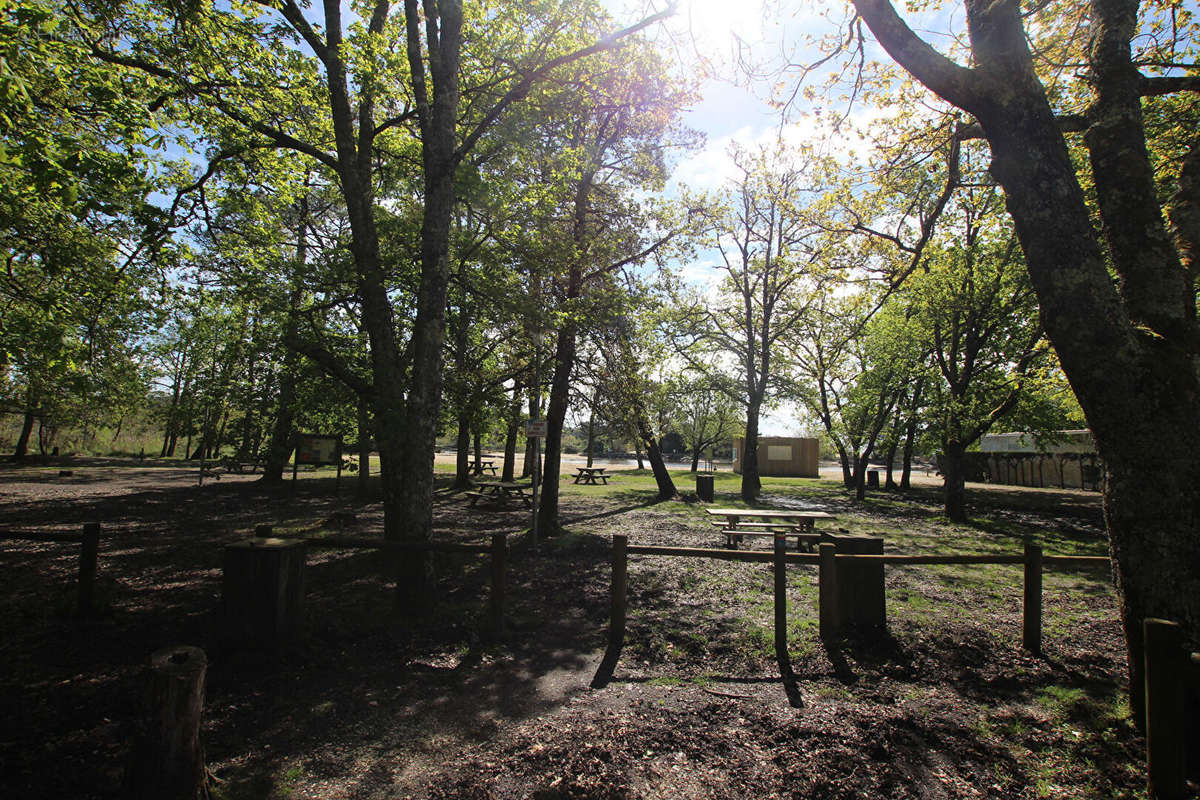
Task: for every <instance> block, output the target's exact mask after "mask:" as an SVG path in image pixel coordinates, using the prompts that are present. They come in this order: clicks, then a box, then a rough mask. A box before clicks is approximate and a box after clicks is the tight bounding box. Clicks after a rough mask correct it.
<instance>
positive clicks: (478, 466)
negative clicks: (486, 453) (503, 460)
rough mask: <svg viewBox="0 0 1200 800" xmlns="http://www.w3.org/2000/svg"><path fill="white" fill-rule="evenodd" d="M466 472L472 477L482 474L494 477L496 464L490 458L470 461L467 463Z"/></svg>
mask: <svg viewBox="0 0 1200 800" xmlns="http://www.w3.org/2000/svg"><path fill="white" fill-rule="evenodd" d="M467 471H468V472H470V473H471V474H472V475H482V474H483V473H484V472H488V473H490V474H492V475H495V474H496V462H495V460H494V459H491V458H480V459H471V460H470V461H469V462H467Z"/></svg>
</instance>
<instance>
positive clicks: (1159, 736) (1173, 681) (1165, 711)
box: [1142, 618, 1187, 800]
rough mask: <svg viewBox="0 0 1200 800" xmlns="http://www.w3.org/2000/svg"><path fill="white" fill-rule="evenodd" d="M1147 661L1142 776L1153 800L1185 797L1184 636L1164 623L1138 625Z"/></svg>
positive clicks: (1151, 622) (1179, 799) (1155, 621)
mask: <svg viewBox="0 0 1200 800" xmlns="http://www.w3.org/2000/svg"><path fill="white" fill-rule="evenodd" d="M1142 630H1143V632H1144V636H1145V639H1144V641H1145V647H1146V651H1145V658H1146V774H1147V780H1148V783H1149V790H1150V791H1149V794H1150V797H1151V798H1153V800H1177V799H1178V800H1181V799H1182V798H1184V797H1185V796H1186V795H1187V763H1186V753H1187V750H1186V747H1185V741H1184V740H1185V737H1186V735H1187V717H1186V713H1185V701H1186V698H1185V695H1184V681H1185V669H1186V667H1187V662H1186V659H1187V655H1186V654H1185V653H1184V650H1183V630H1182V629H1181V628H1180V627H1179V625H1178V624H1177V623H1174V622H1169V621H1167V620H1165V619H1152V618H1147V619H1146V620H1144V621H1143V623H1142Z"/></svg>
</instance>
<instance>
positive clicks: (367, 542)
mask: <svg viewBox="0 0 1200 800" xmlns="http://www.w3.org/2000/svg"><path fill="white" fill-rule="evenodd" d="M254 535H255V536H256V537H258V538H261V539H282V540H284V541H289V542H303V543H304V545H305V546H306V547H316V548H325V549H330V550H382V551H385V552H394V553H465V554H468V555H484V556H490V562H491V567H490V572H491V576H490V577H491V593H490V595H489V597H488V619H489V624H490V627H491V630H492V632H494V633H499V632H500V631H501V630H503V627H504V605H505V601H506V595H507V593H508V579H507V575H508V566H507V563H508V537H507V535H506V534H503V533H496V534H492V538H491V542H490V543H489V544H463V543H461V542H397V541H390V540H387V539H376V538H371V537H366V536H288V535H287V534H276V533H274V528H273V527H272V526H270V525H257V526H255V528H254Z"/></svg>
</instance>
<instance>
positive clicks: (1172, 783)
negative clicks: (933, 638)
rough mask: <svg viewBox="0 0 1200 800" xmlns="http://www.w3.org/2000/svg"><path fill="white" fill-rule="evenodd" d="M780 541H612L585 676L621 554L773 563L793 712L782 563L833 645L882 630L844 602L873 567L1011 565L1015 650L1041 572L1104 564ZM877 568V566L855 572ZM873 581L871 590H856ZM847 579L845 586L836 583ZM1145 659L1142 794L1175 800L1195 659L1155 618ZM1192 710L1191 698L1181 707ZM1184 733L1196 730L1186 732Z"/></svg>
mask: <svg viewBox="0 0 1200 800" xmlns="http://www.w3.org/2000/svg"><path fill="white" fill-rule="evenodd" d="M785 541H786V536H784V535H779V536H776V537H775V548H774V551H773V552H764V551H758V552H755V551H746V550H724V549H721V550H716V549H706V548H700V547H658V546H653V545H630V544H629V538H628V537H627V536H624V535H617V536H614V537H613V545H612V592H611V600H610V611H609V628H608V646H607V649H606V650H605V653H604V659H603V660H602V661H601V663H600V667H599V668H598V669H597V671H596V675H595V677H594V678H593V679H592V686H593V687H596V688H599V687H602V686H604V685H606V684H607V683H608V682H609V681H610V680H611V679H612V674H613V670H614V669H615V668H616V664H617V661H618V660H619V659H620V655H621V649H622V647H623V646H624V642H625V621H626V610H627V594H628V585H629V556H631V555H646V556H667V557H682V558H707V559H714V560H718V561H741V562H748V563H772V564H773V566H774V573H775V581H774V594H775V597H774V610H775V620H774V622H775V625H774V635H775V657H776V660H777V662H778V664H779V671H780V677H781V678H782V681H783V686H784V690H785V691H786V692H787V695H788V700H789V702H790V703H791V704H792V705H793V706H799V705H800V694H799V689H798V687H797V686H796V684H795V678H794V676H793V673H792V668H791V663H790V660H789V657H788V652H787V593H786V588H787V581H786V577H785V573H786V568H787V565H788V564H807V565H810V566H816V567H817V581H818V615H819V621H820V625H819V631H820V636H821V638H823V639H832V638H837V637H838V636H840V635H841V634H842V633H844V632H845V630H846V628H847V627H848V625H847V623H850V624H858V623H861V622H863V620H864V619H866V620H867V621H868V622H870V621H871V620H872V617H873V615H876V614H878V617H877V619H875V620H874V622H875V623H876V624H878V625H879V626H883V625H885V624H886V619H885V618H884V611H883V608H882V604H881V603H880V604H879V608H878V610H876V609H874V608H871V609H867V612H866V614H864V613H863V609H861V608H860V609H853V608H847V607H846V603H847V599H848V598H851V600H850V602H851V603H853V602H857V601H855V600H854V599H853V598H860V597H864V598H868V601H867V602H871V601H870V598H872V597H875V596H876V595H877V594H878V595H879V596H881V595H882V591H883V587H882V582H883V579H882V574H883V573H882V567H883V566H884V565H892V566H916V565H954V564H957V565H969V564H1013V565H1018V564H1020V565H1023V566H1024V603H1023V610H1022V615H1021V644H1022V646H1023V647H1024V648H1025V649H1027V650H1029V651H1031V652H1033V653H1041V649H1042V573H1043V571H1044V570H1045V568H1046V567H1061V568H1079V567H1090V566H1100V565H1108V564H1109V559H1108V557H1107V556H1057V555H1045V554H1044V553H1043V552H1042V548H1041V547H1040V546H1039V545H1036V544H1032V543H1030V542H1026V544H1025V552H1024V553H1022V554H1019V555H1018V554H1012V555H883V554H878V553H873V554H861V553H839V552H838V551H837V545H836V544H834V543H832V542H828V543H827V542H822V543H821V544H820V546H819V552H817V553H800V552H794V551H793V552H787V551H786V550H785V549H784V546H785ZM868 565H870V566H877V567H878V569H868V570H862V569H855V567H863V566H868ZM864 580H865V581H867V582H871V581H877V582H878V584H879V585H878V586H871V585H864V583H863V582H864ZM846 581H849V582H851V583H852V584H853V585H849V586H841V585H839V582H846ZM1145 625H1146V629H1145V641H1146V648H1145V658H1146V761H1147V774H1148V780H1149V785H1150V790H1151V794H1150V796H1151V797H1153V798H1156V799H1157V800H1183V798H1186V797H1187V796H1188V788H1187V779H1188V777H1189V771H1191V772H1192V775H1191V777H1198V776H1197V775H1196V774H1195V773H1196V772H1200V763H1196V760H1195V756H1194V755H1191V756H1189V752H1190V753H1193V754H1194V753H1195V750H1196V747H1197V743H1196V742H1195V741H1192V742H1189V740H1188V737H1189V732H1188V724H1189V717H1188V713H1189V712H1188V708H1189V694H1188V693H1189V692H1196V691H1197V686H1200V654H1197V653H1188V652H1187V651H1186V650H1185V649H1184V647H1183V638H1182V632H1181V629H1180V627H1179V626H1178V625H1177V624H1175V623H1173V622H1167V621H1164V620H1154V619H1148V620H1146V622H1145ZM1191 702H1192V703H1193V704H1194V700H1191ZM1191 735H1192V736H1196V735H1197V732H1196V731H1192V732H1191Z"/></svg>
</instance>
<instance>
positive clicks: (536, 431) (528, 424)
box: [525, 419, 546, 552]
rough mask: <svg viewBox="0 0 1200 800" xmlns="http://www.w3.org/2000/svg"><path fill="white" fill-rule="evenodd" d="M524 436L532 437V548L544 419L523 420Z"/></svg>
mask: <svg viewBox="0 0 1200 800" xmlns="http://www.w3.org/2000/svg"><path fill="white" fill-rule="evenodd" d="M525 436H526V437H528V438H530V439H533V519H532V520H531V521H530V524H529V531H530V535H531V536H532V537H533V550H534V552H537V546H538V486H539V485H540V484H541V482H542V480H541V479H542V439H543V438H544V437H545V436H546V420H544V419H530V420H526V421H525Z"/></svg>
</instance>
